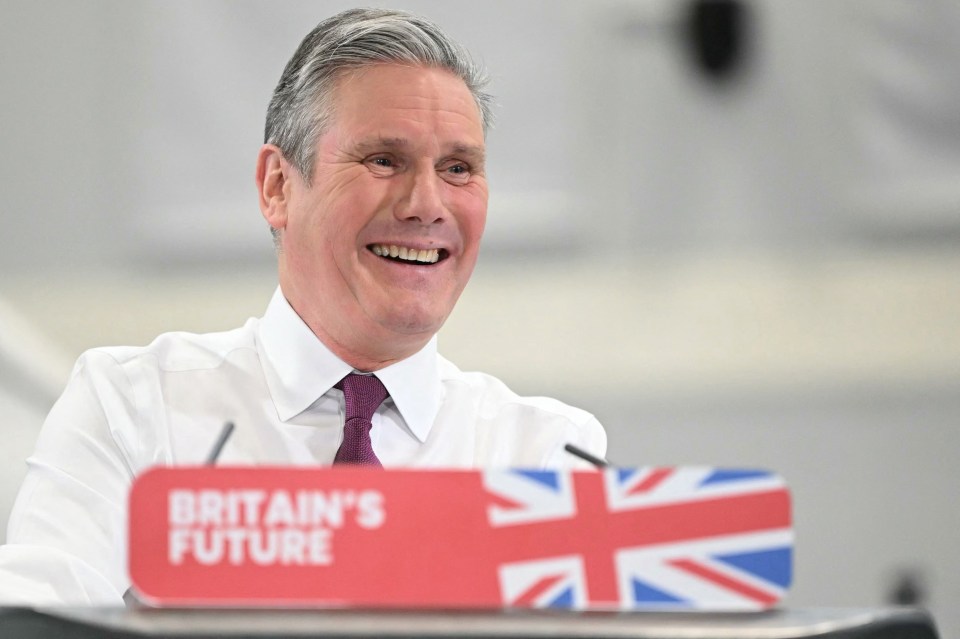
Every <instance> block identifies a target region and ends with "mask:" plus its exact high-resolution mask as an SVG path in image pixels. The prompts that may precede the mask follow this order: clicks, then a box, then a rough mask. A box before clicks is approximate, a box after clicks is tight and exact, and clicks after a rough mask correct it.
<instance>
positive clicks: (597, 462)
mask: <svg viewBox="0 0 960 639" xmlns="http://www.w3.org/2000/svg"><path fill="white" fill-rule="evenodd" d="M563 449H564V450H565V451H567V452H568V453H570V454H571V455H574V456H576V457H579V458H580V459H583V460H585V461H588V462H590V463H591V464H593V465H594V466H596V467H597V468H604V467H606V466H609V465H610V462H608V461H607V460H606V459H601V458H600V457H597V456H596V455H591V454H590V453H588V452H587V451H585V450H583V449H582V448H580V447H579V446H574V445H573V444H567V445H566V446H564V447H563Z"/></svg>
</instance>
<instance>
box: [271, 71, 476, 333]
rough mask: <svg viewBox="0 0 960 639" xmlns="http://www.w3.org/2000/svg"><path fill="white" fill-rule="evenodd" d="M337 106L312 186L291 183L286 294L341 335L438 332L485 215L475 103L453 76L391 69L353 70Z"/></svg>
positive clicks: (466, 274) (469, 264) (308, 316)
mask: <svg viewBox="0 0 960 639" xmlns="http://www.w3.org/2000/svg"><path fill="white" fill-rule="evenodd" d="M333 105H334V115H333V119H332V123H331V125H330V127H329V128H328V130H327V131H326V132H325V133H324V135H323V136H322V137H321V138H320V139H319V140H318V143H317V147H316V160H315V164H314V171H313V176H312V184H311V185H310V186H307V185H306V184H305V183H304V181H303V180H300V179H296V177H298V176H295V178H294V179H292V180H290V181H289V183H288V184H287V187H288V188H289V198H288V204H287V207H286V220H285V228H284V230H283V236H282V237H283V239H282V242H283V244H282V251H281V284H282V285H283V286H284V291H285V293H286V294H287V295H288V298H290V297H294V298H296V302H295V303H294V306H295V308H297V307H298V306H299V308H297V311H298V312H299V313H300V314H301V316H304V319H305V320H306V321H307V323H308V324H310V325H311V328H314V330H315V331H317V327H316V326H315V325H314V323H319V325H320V329H321V330H322V331H323V332H325V333H327V337H329V338H332V340H333V341H334V342H343V341H344V340H353V341H355V338H358V337H360V338H362V337H363V336H364V335H368V336H369V337H371V338H374V339H375V338H376V337H378V336H383V335H385V334H387V333H394V334H398V335H406V336H414V335H417V336H429V335H433V334H434V333H435V332H436V331H437V330H439V328H440V327H441V325H442V324H443V322H444V320H445V319H446V318H447V316H448V315H449V314H450V311H451V310H452V309H453V306H454V304H455V303H456V301H457V298H458V297H459V296H460V293H461V291H462V290H463V287H464V286H465V285H466V283H467V280H468V279H469V278H470V274H471V273H472V272H473V267H474V264H475V263H476V260H477V253H478V250H479V245H480V236H481V234H482V233H483V227H484V223H485V220H486V212H487V182H486V178H485V174H484V140H483V129H482V126H481V123H480V115H479V111H478V109H477V106H476V104H475V102H474V100H473V97H472V95H471V94H470V91H469V90H468V89H467V87H466V85H465V84H464V83H463V81H462V80H460V79H459V78H457V77H456V76H454V75H452V74H451V73H449V72H447V71H443V70H438V69H427V68H422V67H408V66H400V65H386V64H385V65H378V66H373V67H368V68H365V69H363V70H361V71H359V72H357V73H354V74H350V75H347V76H345V77H344V78H343V79H342V80H341V81H340V83H339V84H338V86H337V89H336V91H335V93H334V100H333ZM284 280H286V281H284ZM287 289H291V290H289V291H288V290H287ZM291 301H292V302H293V301H294V300H291ZM321 337H322V336H321ZM423 341H425V340H423Z"/></svg>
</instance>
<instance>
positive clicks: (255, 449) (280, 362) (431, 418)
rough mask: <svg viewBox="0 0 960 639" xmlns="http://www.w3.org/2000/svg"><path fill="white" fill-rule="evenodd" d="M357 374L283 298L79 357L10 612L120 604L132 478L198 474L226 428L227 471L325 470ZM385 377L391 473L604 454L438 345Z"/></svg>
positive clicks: (9, 591) (42, 465)
mask: <svg viewBox="0 0 960 639" xmlns="http://www.w3.org/2000/svg"><path fill="white" fill-rule="evenodd" d="M352 371H353V369H352V368H351V367H350V365H348V364H347V363H345V362H343V361H342V360H340V359H339V358H338V357H336V356H335V355H334V354H333V353H331V352H330V351H329V350H328V349H327V348H326V347H325V346H324V345H323V344H322V343H321V342H320V341H319V340H318V339H317V338H316V337H315V336H314V334H313V333H312V332H311V331H310V329H309V328H308V327H307V326H306V325H305V324H304V323H303V321H302V320H301V319H300V317H299V316H298V315H297V314H296V313H295V312H294V310H293V309H292V308H291V307H290V305H289V304H288V303H287V301H286V299H284V297H283V295H282V294H281V292H280V290H279V289H278V290H277V292H276V293H275V294H274V296H273V299H272V300H271V302H270V305H269V306H268V308H267V311H266V313H265V314H264V316H263V318H261V319H250V320H248V321H247V323H246V324H245V325H244V326H243V327H242V328H239V329H236V330H232V331H228V332H224V333H209V334H205V335H195V334H189V333H166V334H164V335H161V336H160V337H158V338H157V339H156V340H154V341H153V343H152V344H150V345H149V346H147V347H144V348H133V347H113V348H98V349H94V350H91V351H88V352H86V353H84V354H83V355H82V356H81V357H80V359H79V360H78V362H77V364H76V366H75V367H74V370H73V373H72V375H71V378H70V381H69V383H68V384H67V388H66V390H65V391H64V393H63V395H62V396H61V397H60V399H59V400H58V401H57V403H56V404H55V405H54V407H53V409H52V410H51V412H50V415H49V416H48V417H47V420H46V422H45V423H44V426H43V428H42V430H41V432H40V437H39V440H38V443H37V448H36V451H35V453H34V455H33V456H32V457H31V458H30V459H29V460H28V461H27V465H28V471H27V477H26V479H25V481H24V484H23V487H22V488H21V490H20V493H19V495H18V496H17V501H16V504H15V505H14V509H13V513H12V515H11V517H10V523H9V526H8V531H7V545H5V546H3V547H0V603H14V602H16V603H27V604H35V605H47V604H70V605H82V604H121V603H122V596H123V594H124V592H125V591H126V590H127V588H128V587H129V578H128V575H127V556H126V555H127V553H126V530H127V522H126V517H127V493H128V491H129V488H130V485H131V482H132V481H133V479H134V478H135V477H136V476H137V475H138V474H139V473H141V472H143V471H144V470H145V469H147V468H149V467H151V466H154V465H180V464H200V463H203V462H204V461H205V459H206V457H207V456H208V454H209V452H210V450H211V448H212V446H213V445H214V443H215V441H216V439H217V436H218V435H219V433H220V431H221V429H222V428H223V425H224V423H225V422H227V421H232V422H234V424H235V425H236V428H235V430H234V433H233V435H232V437H231V438H230V439H229V441H228V442H227V444H226V446H225V448H224V449H223V451H222V453H221V455H220V457H219V460H218V463H220V464H224V465H227V464H232V465H237V464H241V465H250V464H264V465H266V464H284V465H291V464H292V465H298V466H327V465H329V464H331V463H332V461H333V458H334V455H335V454H336V451H337V448H338V447H339V446H340V441H341V439H342V437H343V422H344V405H343V393H342V392H341V391H339V390H336V389H335V388H333V386H334V384H336V383H337V382H338V381H339V380H340V379H342V378H343V377H344V376H346V375H347V374H348V373H350V372H352ZM376 374H377V376H378V377H379V378H380V380H381V381H382V382H383V384H384V385H385V386H386V388H387V390H388V391H389V393H390V397H389V398H388V399H387V400H386V401H385V402H384V403H383V404H382V405H381V406H380V408H379V410H378V411H377V413H376V414H375V415H374V417H373V420H372V421H373V428H372V429H371V432H370V436H371V439H372V442H373V449H374V451H375V452H376V454H377V456H378V457H379V458H380V460H381V461H382V462H383V465H384V466H385V467H386V468H391V467H400V466H403V467H415V468H439V467H446V468H479V467H491V466H501V467H504V466H513V467H527V468H543V467H554V468H556V467H574V466H582V465H583V462H580V461H579V460H577V459H576V458H574V457H573V456H571V455H570V454H569V453H567V452H565V451H564V450H563V446H564V444H566V443H568V442H569V443H574V444H576V445H578V446H580V447H581V448H584V449H586V450H588V451H591V452H593V453H595V454H598V455H603V454H605V452H606V435H605V433H604V431H603V428H602V427H601V426H600V424H599V423H598V422H597V420H596V419H595V418H594V417H593V416H592V415H590V414H589V413H586V412H584V411H582V410H579V409H576V408H572V407H570V406H567V405H565V404H562V403H560V402H558V401H556V400H552V399H547V398H542V397H520V396H518V395H516V394H515V393H513V392H511V391H510V390H509V389H508V388H507V387H506V386H505V385H504V384H503V383H502V382H500V381H499V380H497V379H496V378H493V377H491V376H489V375H485V374H482V373H465V372H462V371H460V370H459V369H458V368H457V367H456V366H454V365H453V364H452V363H450V362H449V361H447V360H446V359H444V358H443V357H441V356H440V355H438V354H437V352H436V338H434V339H432V340H431V341H430V342H429V343H428V344H427V345H426V346H425V347H424V348H423V349H422V350H421V351H420V352H418V353H416V354H415V355H413V356H412V357H409V358H407V359H405V360H403V361H401V362H397V363H396V364H393V365H391V366H388V367H386V368H384V369H382V370H379V371H377V373H376Z"/></svg>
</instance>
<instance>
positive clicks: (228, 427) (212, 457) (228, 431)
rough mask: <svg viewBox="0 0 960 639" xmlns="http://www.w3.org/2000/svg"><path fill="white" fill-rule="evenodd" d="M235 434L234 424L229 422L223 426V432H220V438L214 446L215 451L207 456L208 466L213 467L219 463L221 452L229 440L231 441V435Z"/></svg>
mask: <svg viewBox="0 0 960 639" xmlns="http://www.w3.org/2000/svg"><path fill="white" fill-rule="evenodd" d="M232 434H233V422H227V423H226V424H224V425H223V430H221V431H220V436H219V437H217V442H216V443H215V444H214V445H213V449H212V450H211V451H210V454H209V455H207V466H213V464H214V463H215V462H216V461H217V457H219V456H220V451H222V450H223V447H224V446H225V445H226V443H227V440H228V439H230V435H232Z"/></svg>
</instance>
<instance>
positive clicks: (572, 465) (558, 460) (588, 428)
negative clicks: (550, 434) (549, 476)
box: [546, 415, 607, 470]
mask: <svg viewBox="0 0 960 639" xmlns="http://www.w3.org/2000/svg"><path fill="white" fill-rule="evenodd" d="M567 444H573V445H574V446H577V447H578V448H580V449H582V450H584V451H586V452H588V453H590V454H591V455H594V456H596V457H600V458H601V459H604V458H606V455H607V433H606V431H605V430H604V429H603V426H601V425H600V422H599V421H597V418H596V417H593V416H592V415H591V416H590V417H589V419H588V420H587V421H586V422H585V423H583V424H580V425H578V426H577V427H576V428H575V429H572V430H571V431H570V432H569V433H568V435H567V439H566V440H565V441H562V442H560V443H559V445H558V447H557V448H556V449H555V450H554V451H552V452H551V454H550V457H549V459H548V461H547V463H546V467H547V468H569V469H572V470H591V469H593V470H595V469H596V466H594V465H593V464H591V463H590V462H588V461H587V460H585V459H580V458H579V457H577V456H576V455H574V454H573V453H571V452H569V451H567V450H566V449H565V448H564V446H566V445H567Z"/></svg>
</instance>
